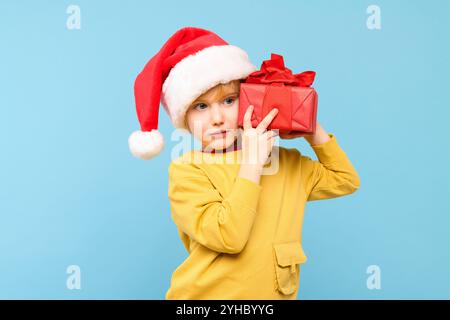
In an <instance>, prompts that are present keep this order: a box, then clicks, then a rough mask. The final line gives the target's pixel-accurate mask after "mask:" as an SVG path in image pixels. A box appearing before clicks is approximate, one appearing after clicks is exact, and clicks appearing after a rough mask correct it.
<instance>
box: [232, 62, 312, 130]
mask: <svg viewBox="0 0 450 320" xmlns="http://www.w3.org/2000/svg"><path fill="white" fill-rule="evenodd" d="M315 75H316V73H315V72H314V71H305V72H302V73H299V74H292V71H291V70H290V69H288V68H286V67H285V66H284V61H283V56H281V55H278V54H275V53H272V54H271V58H270V60H265V61H264V62H263V63H262V65H261V70H258V71H255V72H253V73H251V74H249V75H248V76H247V78H246V79H245V80H244V82H242V83H241V85H240V93H239V115H238V125H239V126H240V127H241V128H242V127H243V122H244V114H245V111H246V110H247V108H248V106H250V105H253V107H254V108H253V109H254V110H253V115H252V117H251V121H252V127H253V128H255V127H256V126H257V125H258V124H259V123H260V122H261V121H262V120H263V119H264V117H265V116H266V115H267V114H268V113H269V112H270V110H272V109H273V108H278V114H277V115H276V116H275V118H274V119H273V120H272V122H271V123H270V125H269V126H268V127H267V130H272V129H279V132H280V134H284V133H290V134H296V133H304V134H313V133H315V131H316V114H317V99H318V98H317V92H316V91H315V90H314V88H312V87H311V85H312V83H313V81H314V77H315Z"/></svg>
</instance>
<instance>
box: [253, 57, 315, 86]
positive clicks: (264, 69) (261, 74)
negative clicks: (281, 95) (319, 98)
mask: <svg viewBox="0 0 450 320" xmlns="http://www.w3.org/2000/svg"><path fill="white" fill-rule="evenodd" d="M315 76H316V73H315V72H314V71H304V72H302V73H298V74H292V71H291V70H290V69H289V68H286V67H285V66H284V61H283V56H282V55H279V54H276V53H272V54H271V56H270V60H264V61H263V63H262V64H261V70H258V71H255V72H253V73H251V74H249V75H248V76H247V78H246V79H245V82H246V83H260V84H270V83H283V84H285V85H291V86H297V87H309V86H311V85H312V83H313V81H314V77H315Z"/></svg>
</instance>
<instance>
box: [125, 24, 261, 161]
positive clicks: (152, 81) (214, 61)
mask: <svg viewBox="0 0 450 320" xmlns="http://www.w3.org/2000/svg"><path fill="white" fill-rule="evenodd" d="M256 69H257V68H256V67H255V66H254V65H253V64H252V63H251V62H250V60H249V58H248V55H247V53H246V52H245V51H244V50H242V49H241V48H239V47H237V46H234V45H230V44H228V43H227V42H226V41H225V40H223V39H222V38H220V37H219V36H218V35H216V34H215V33H213V32H211V31H208V30H205V29H201V28H195V27H184V28H181V29H179V30H178V31H176V32H175V33H174V34H173V35H172V36H171V37H170V38H169V39H168V40H167V42H166V43H165V44H164V45H163V46H162V48H161V49H160V50H159V51H158V53H157V54H156V55H154V56H153V57H152V58H151V59H150V60H149V61H148V62H147V64H146V65H145V67H144V69H143V70H142V71H141V72H140V73H139V75H138V76H137V77H136V80H135V82H134V96H135V102H136V112H137V116H138V119H139V123H140V130H137V131H135V132H133V133H132V134H131V135H130V137H129V139H128V144H129V148H130V151H131V153H132V154H133V155H134V156H135V157H138V158H141V159H144V160H148V159H150V158H152V157H154V156H156V155H158V154H159V153H160V152H161V150H162V148H163V147H164V139H163V136H162V135H161V133H160V132H159V131H158V114H159V105H160V102H161V103H162V105H163V107H164V109H165V110H166V112H167V114H168V115H169V117H170V119H171V121H172V123H173V125H174V126H175V128H181V129H187V128H186V127H185V121H184V117H185V114H186V111H187V109H188V108H189V106H190V105H191V104H192V102H194V101H195V99H197V98H198V97H199V96H200V95H202V94H203V93H205V92H206V91H208V90H209V89H211V88H212V87H214V86H216V85H217V84H219V83H227V82H230V81H232V80H237V79H243V78H246V77H247V76H248V75H249V74H250V73H252V72H253V71H256Z"/></svg>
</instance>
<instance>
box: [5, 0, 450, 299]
mask: <svg viewBox="0 0 450 320" xmlns="http://www.w3.org/2000/svg"><path fill="white" fill-rule="evenodd" d="M71 4H75V5H78V6H79V7H80V9H81V29H80V30H69V29H67V27H66V20H67V18H68V16H69V14H67V13H66V9H67V7H68V6H69V5H71ZM371 4H375V5H378V6H379V7H380V8H381V29H380V30H369V29H368V28H367V26H366V19H367V17H368V16H369V15H368V14H367V13H366V9H367V7H368V6H369V5H371ZM449 12H450V2H448V1H414V2H412V1H406V0H403V1H381V0H377V1H374V2H372V1H339V2H338V1H324V0H322V1H263V0H258V1H256V0H254V1H235V0H228V1H226V2H223V3H220V2H213V1H189V2H186V1H178V2H176V3H174V1H158V2H157V1H127V2H124V1H111V0H108V1H85V0H77V1H50V0H46V1H44V0H40V1H20V2H19V1H12V0H9V1H1V2H0V41H1V50H0V65H1V72H0V87H1V94H0V107H1V108H0V110H1V111H0V112H1V113H0V150H1V159H0V162H1V166H0V175H1V177H0V181H1V184H0V197H1V198H0V217H1V221H0V253H1V254H0V298H2V299H16V298H20V299H164V295H165V292H166V291H167V289H168V287H169V285H170V278H171V275H172V272H173V271H174V270H175V268H176V267H177V266H178V265H179V264H180V263H181V262H182V261H183V260H184V258H185V257H186V254H187V253H186V251H185V249H184V247H183V245H182V243H181V241H180V239H179V238H178V234H177V230H176V227H175V225H174V223H173V221H172V220H171V217H170V207H169V202H168V199H167V167H168V164H169V162H170V150H171V147H172V146H173V145H175V144H176V142H172V141H170V134H171V132H172V129H173V127H172V125H171V123H170V121H169V119H168V116H167V114H166V113H165V112H164V111H163V108H162V107H161V113H160V130H161V131H162V133H163V135H164V137H165V139H166V144H167V145H166V148H165V149H164V151H163V152H162V154H161V155H160V156H159V157H157V158H156V159H154V160H151V161H142V160H138V159H136V158H134V157H132V156H131V154H130V152H129V150H128V145H127V139H128V136H129V134H130V133H131V132H132V131H134V130H136V129H137V128H138V122H137V117H136V113H135V109H134V108H135V106H134V96H133V82H134V79H135V77H136V75H137V74H138V73H139V72H140V70H141V69H142V67H143V66H144V64H145V63H146V62H147V61H148V60H149V59H150V58H151V57H152V56H153V55H154V54H155V53H156V52H157V51H158V50H159V48H160V47H161V46H162V44H163V43H164V42H165V41H166V40H167V38H168V37H169V36H170V35H171V34H173V32H175V31H176V30H177V29H178V28H180V27H182V26H187V25H191V26H198V27H203V28H206V29H210V30H213V31H215V32H216V33H218V34H219V35H220V36H222V37H223V38H224V39H226V40H227V41H229V42H230V43H232V44H236V45H238V46H241V47H242V48H244V49H245V50H246V51H247V52H248V53H249V55H250V57H251V60H252V61H253V62H254V64H255V65H257V66H260V64H261V62H262V61H263V60H264V59H267V58H269V57H270V53H271V52H275V53H280V54H282V55H283V56H284V57H285V62H286V65H287V66H288V67H289V68H291V69H292V70H293V71H294V72H300V71H304V70H315V71H316V72H317V77H316V81H315V85H314V87H315V88H316V90H317V91H318V93H319V108H318V121H319V122H320V123H321V124H322V126H323V127H324V128H325V129H326V130H327V131H328V132H332V133H334V134H335V135H336V137H337V139H338V141H339V143H340V145H341V146H342V147H343V149H344V150H345V151H346V152H347V154H348V155H349V157H350V159H351V160H352V162H353V163H354V165H355V167H356V169H357V170H358V172H359V173H360V177H361V182H362V185H361V188H360V189H359V190H358V191H357V192H356V193H354V194H352V195H349V196H346V197H342V198H336V199H331V200H324V201H319V202H310V203H308V205H307V208H306V212H305V221H304V225H303V246H304V249H305V252H306V254H307V256H308V262H307V263H306V264H304V265H303V266H302V274H301V280H300V283H301V289H300V293H299V299H394V298H400V299H417V298H424V299H433V298H436V299H443V298H450V250H449V243H450V234H449V232H448V230H449V225H450V210H449V205H448V204H449V197H448V191H449V189H448V185H447V181H448V180H449V178H450V174H449V171H450V169H449V160H450V159H449V156H450V153H449V149H448V147H449V143H448V134H447V129H446V126H447V123H448V118H449V116H450V112H449V110H450V109H449V105H450V98H449V95H448V91H449V78H450V77H449V74H450V63H449V61H450V59H449V46H450V45H449V41H448V39H449V30H450V20H449V19H448V15H449ZM281 145H283V146H287V147H298V148H299V149H300V150H301V152H303V153H305V154H307V155H310V156H312V157H314V158H315V155H314V153H313V152H312V149H311V148H310V147H309V145H307V143H306V142H305V141H304V140H299V139H296V140H290V141H287V140H284V141H281ZM70 265H78V266H79V267H80V268H81V289H80V290H69V289H68V288H67V287H66V279H67V277H68V274H67V273H66V269H67V267H68V266H70ZM370 265H377V266H379V267H380V270H381V288H380V289H379V290H369V289H368V287H367V285H366V280H367V278H368V277H369V274H368V273H367V268H368V266H370Z"/></svg>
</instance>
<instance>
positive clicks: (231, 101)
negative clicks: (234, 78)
mask: <svg viewBox="0 0 450 320" xmlns="http://www.w3.org/2000/svg"><path fill="white" fill-rule="evenodd" d="M234 99H235V98H234V97H228V98H226V99H225V103H226V104H233V102H234Z"/></svg>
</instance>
